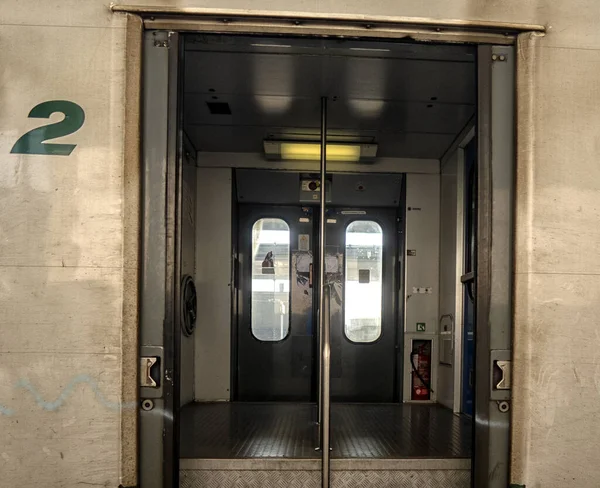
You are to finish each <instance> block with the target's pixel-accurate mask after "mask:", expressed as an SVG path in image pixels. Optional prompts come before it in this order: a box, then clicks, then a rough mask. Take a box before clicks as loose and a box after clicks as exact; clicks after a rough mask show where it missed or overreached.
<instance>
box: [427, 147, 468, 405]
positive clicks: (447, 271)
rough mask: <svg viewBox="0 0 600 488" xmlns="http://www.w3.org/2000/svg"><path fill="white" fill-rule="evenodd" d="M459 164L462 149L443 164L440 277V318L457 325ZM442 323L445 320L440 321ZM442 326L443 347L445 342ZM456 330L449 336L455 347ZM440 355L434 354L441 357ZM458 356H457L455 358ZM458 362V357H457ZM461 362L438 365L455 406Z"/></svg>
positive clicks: (444, 392) (445, 393)
mask: <svg viewBox="0 0 600 488" xmlns="http://www.w3.org/2000/svg"><path fill="white" fill-rule="evenodd" d="M457 166H458V150H455V151H454V152H453V153H452V155H450V157H449V158H448V159H447V160H446V161H445V164H442V167H441V171H442V172H441V176H440V281H439V287H440V292H439V297H440V302H439V304H440V305H439V319H440V320H441V317H442V316H443V315H451V316H452V320H448V318H447V317H445V318H444V322H443V324H446V325H448V326H449V327H451V325H452V324H454V327H455V328H456V322H455V321H456V317H457V310H456V294H457V293H460V292H461V291H462V290H461V289H460V288H457V285H456V281H457V273H458V270H457V266H456V252H457V247H456V232H457V211H456V210H457V195H456V191H457V184H456V183H457ZM440 325H441V323H440ZM442 332H443V331H442V327H441V326H440V329H439V333H440V336H439V344H440V350H441V348H442V347H443V346H444V339H445V338H446V337H447V336H444V335H442ZM453 337H454V335H453V334H451V335H450V337H448V340H450V344H449V345H451V347H452V349H453V350H454V347H453V344H452V338H453ZM439 359H440V358H433V360H434V361H436V362H437V361H439ZM452 359H454V358H452ZM453 362H454V361H453ZM455 367H460V365H459V364H456V363H455V364H442V363H441V361H440V364H439V367H438V381H437V400H438V402H439V403H441V404H443V405H445V406H447V407H448V408H452V409H454V407H455V405H454V387H455V385H454V368H455Z"/></svg>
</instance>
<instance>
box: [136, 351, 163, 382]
mask: <svg viewBox="0 0 600 488" xmlns="http://www.w3.org/2000/svg"><path fill="white" fill-rule="evenodd" d="M140 386H144V387H146V388H158V387H159V386H160V358H158V357H141V358H140Z"/></svg>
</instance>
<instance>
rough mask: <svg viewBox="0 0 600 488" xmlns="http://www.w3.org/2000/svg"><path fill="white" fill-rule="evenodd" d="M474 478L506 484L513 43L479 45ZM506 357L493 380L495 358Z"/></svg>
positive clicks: (477, 482)
mask: <svg viewBox="0 0 600 488" xmlns="http://www.w3.org/2000/svg"><path fill="white" fill-rule="evenodd" d="M477 58H478V61H477V62H478V115H477V119H478V120H477V144H478V157H477V159H478V160H477V167H478V177H477V186H478V188H477V224H476V227H477V228H476V234H477V240H476V256H477V258H476V262H475V263H474V270H475V289H476V299H475V368H474V370H475V372H474V379H475V387H474V402H473V407H474V408H473V411H474V439H473V464H472V466H473V467H472V471H473V476H472V484H473V486H476V487H479V486H487V487H489V488H506V486H508V483H509V463H510V457H509V456H510V452H509V451H510V413H509V411H510V399H511V394H510V361H511V356H512V341H511V332H512V319H513V305H512V285H513V234H514V216H513V214H514V199H513V195H514V187H515V161H516V153H515V128H516V126H515V49H514V48H513V47H512V46H479V47H478V56H477ZM498 361H503V362H505V364H506V362H508V376H507V378H508V382H507V384H506V385H503V387H502V388H498V385H499V383H498V379H497V378H496V379H494V369H495V368H494V365H495V364H496V363H497V362H498Z"/></svg>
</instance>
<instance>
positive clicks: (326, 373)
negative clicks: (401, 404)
mask: <svg viewBox="0 0 600 488" xmlns="http://www.w3.org/2000/svg"><path fill="white" fill-rule="evenodd" d="M323 294H324V295H325V303H324V304H323V318H324V322H323V324H324V326H323V420H322V422H321V432H322V434H323V438H322V440H321V448H322V450H323V452H322V453H321V455H322V460H323V462H322V473H321V476H322V478H321V479H322V483H321V485H322V487H323V488H329V477H330V474H331V469H330V464H329V461H330V459H329V457H330V452H331V450H330V439H329V434H330V432H331V430H330V419H331V417H330V414H331V409H330V390H329V386H330V383H329V380H330V368H331V357H330V345H329V344H330V310H331V287H330V286H326V287H324V290H323Z"/></svg>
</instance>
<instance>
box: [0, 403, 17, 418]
mask: <svg viewBox="0 0 600 488" xmlns="http://www.w3.org/2000/svg"><path fill="white" fill-rule="evenodd" d="M14 414H15V411H14V410H13V409H12V408H8V407H5V406H4V405H0V415H7V416H9V417H10V416H11V415H14Z"/></svg>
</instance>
